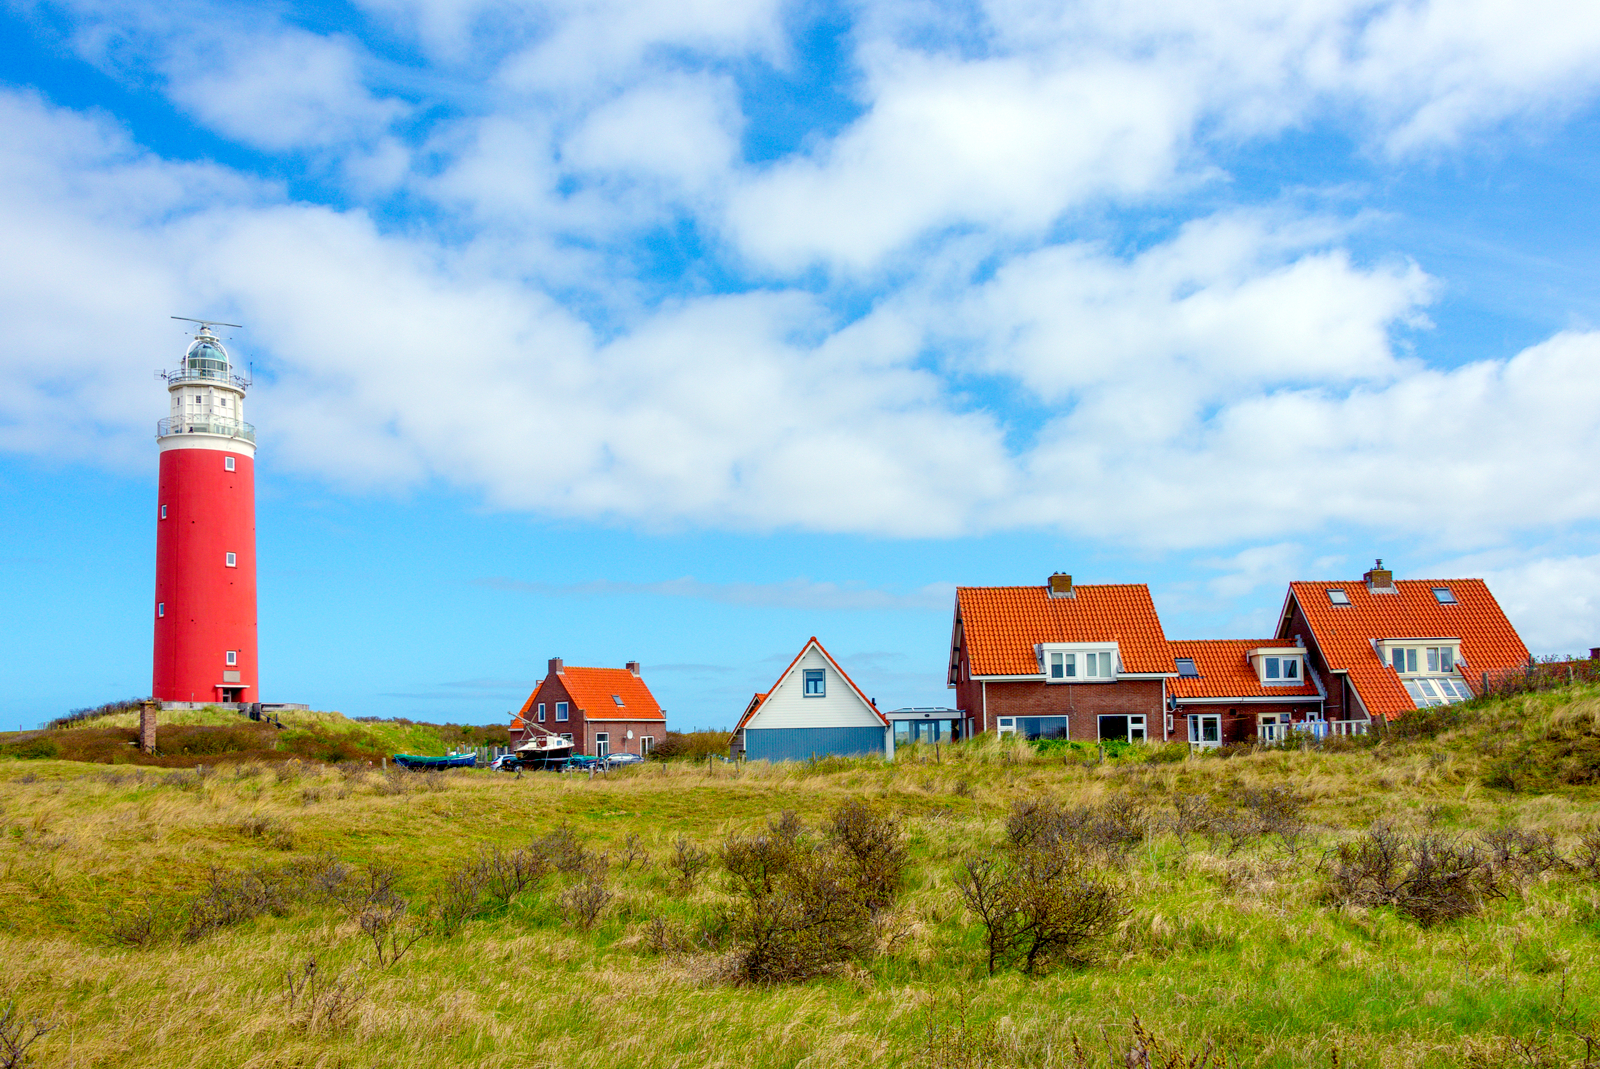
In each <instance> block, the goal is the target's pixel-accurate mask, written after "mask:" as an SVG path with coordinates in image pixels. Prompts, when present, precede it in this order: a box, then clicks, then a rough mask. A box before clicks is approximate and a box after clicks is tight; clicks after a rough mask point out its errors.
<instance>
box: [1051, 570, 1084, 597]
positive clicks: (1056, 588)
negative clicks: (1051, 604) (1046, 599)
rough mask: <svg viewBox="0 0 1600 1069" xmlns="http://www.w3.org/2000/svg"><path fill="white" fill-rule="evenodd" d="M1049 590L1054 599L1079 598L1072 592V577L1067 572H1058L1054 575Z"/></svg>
mask: <svg viewBox="0 0 1600 1069" xmlns="http://www.w3.org/2000/svg"><path fill="white" fill-rule="evenodd" d="M1049 588H1050V596H1051V597H1052V598H1075V597H1077V596H1078V595H1077V594H1075V593H1073V591H1072V576H1070V575H1068V574H1067V573H1065V572H1056V573H1055V574H1054V575H1052V576H1051V577H1050V582H1049Z"/></svg>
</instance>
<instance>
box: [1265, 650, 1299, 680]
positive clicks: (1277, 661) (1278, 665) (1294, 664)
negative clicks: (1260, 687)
mask: <svg viewBox="0 0 1600 1069" xmlns="http://www.w3.org/2000/svg"><path fill="white" fill-rule="evenodd" d="M1261 672H1262V682H1264V683H1265V684H1266V685H1267V686H1269V687H1270V686H1280V687H1292V686H1298V685H1299V684H1300V658H1298V657H1263V658H1261Z"/></svg>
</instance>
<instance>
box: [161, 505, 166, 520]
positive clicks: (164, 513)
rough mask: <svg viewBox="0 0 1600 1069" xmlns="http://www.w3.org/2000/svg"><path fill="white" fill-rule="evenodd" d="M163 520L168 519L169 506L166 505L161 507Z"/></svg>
mask: <svg viewBox="0 0 1600 1069" xmlns="http://www.w3.org/2000/svg"><path fill="white" fill-rule="evenodd" d="M161 518H162V519H163V520H164V519H166V518H167V506H165V505H162V506H161Z"/></svg>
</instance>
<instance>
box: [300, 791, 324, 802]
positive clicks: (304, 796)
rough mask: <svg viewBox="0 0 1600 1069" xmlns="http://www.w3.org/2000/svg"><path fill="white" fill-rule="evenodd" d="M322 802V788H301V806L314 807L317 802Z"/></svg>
mask: <svg viewBox="0 0 1600 1069" xmlns="http://www.w3.org/2000/svg"><path fill="white" fill-rule="evenodd" d="M320 801H322V788H321V787H301V788H300V804H301V805H313V804H315V803H317V802H320Z"/></svg>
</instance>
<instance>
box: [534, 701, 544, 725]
mask: <svg viewBox="0 0 1600 1069" xmlns="http://www.w3.org/2000/svg"><path fill="white" fill-rule="evenodd" d="M535 717H536V719H537V720H538V722H539V723H541V724H542V723H544V702H540V703H539V708H538V711H537V713H536V714H535Z"/></svg>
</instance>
